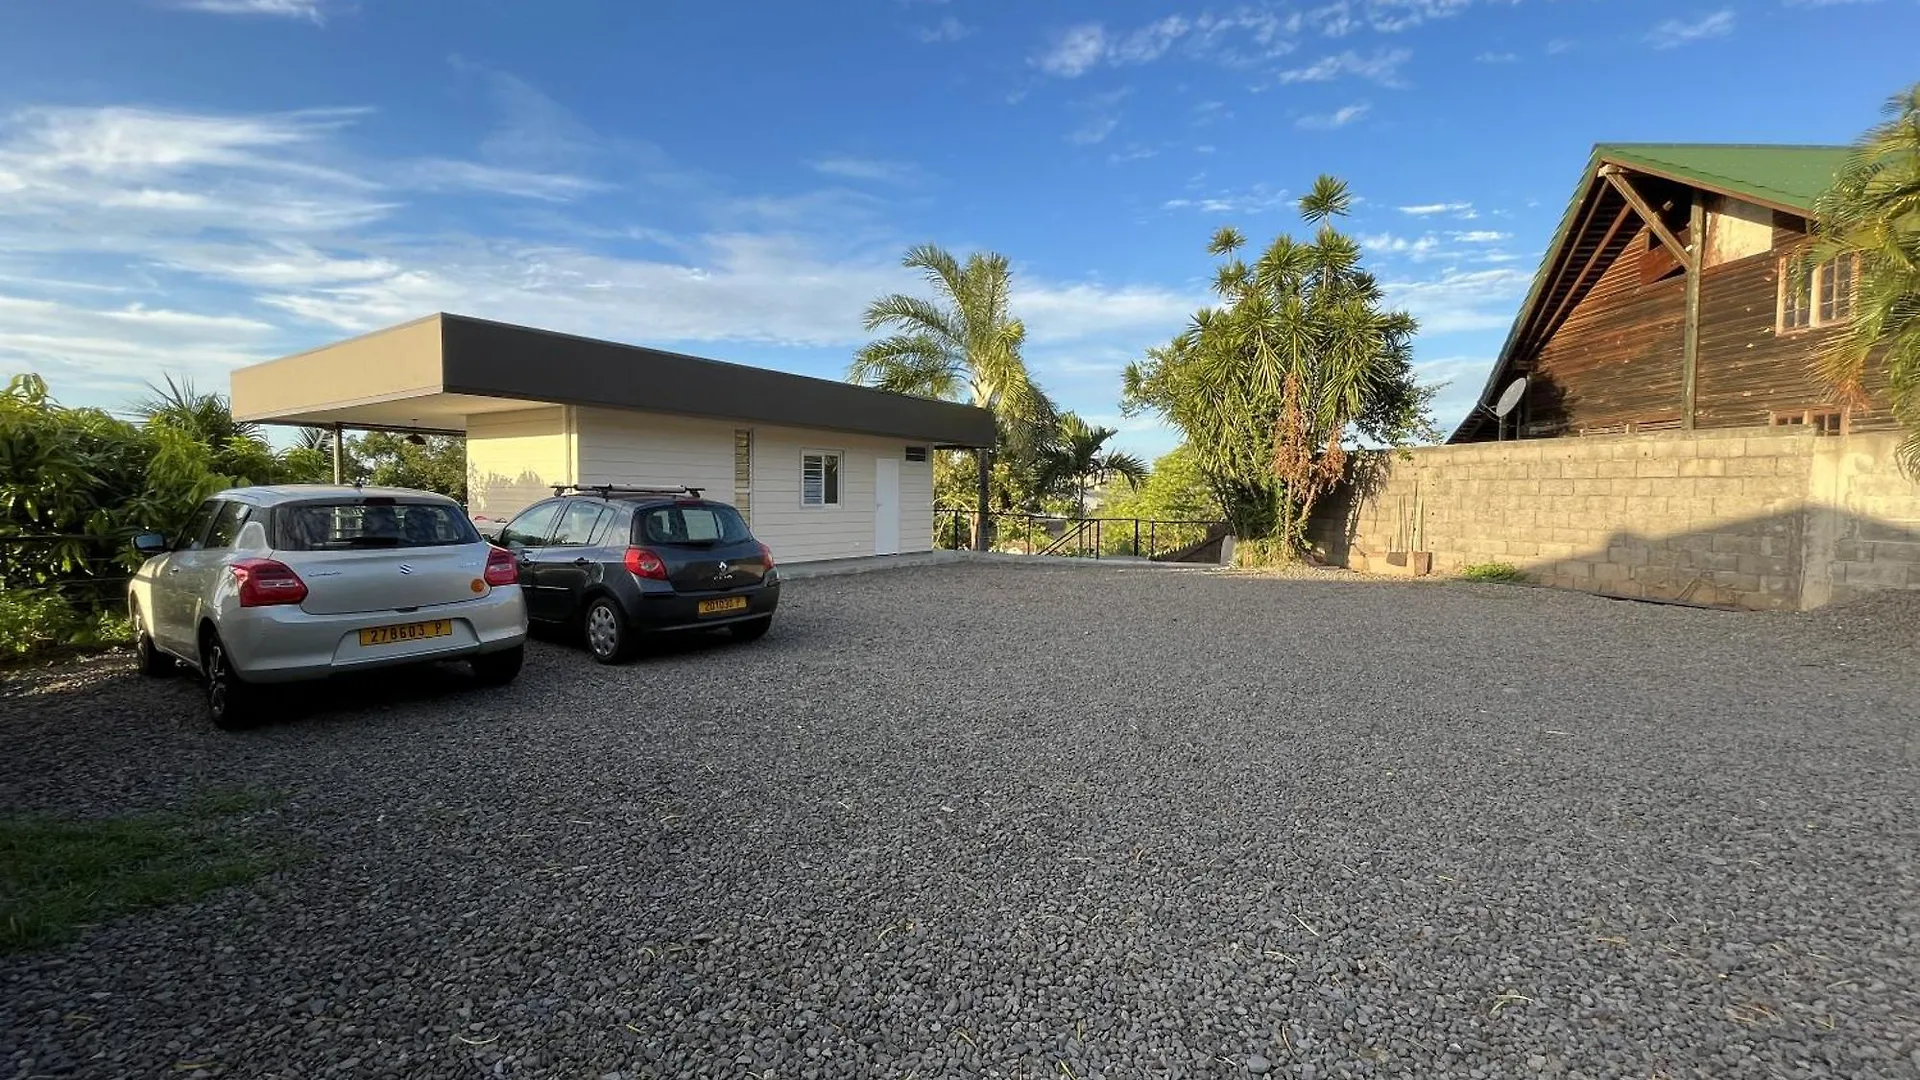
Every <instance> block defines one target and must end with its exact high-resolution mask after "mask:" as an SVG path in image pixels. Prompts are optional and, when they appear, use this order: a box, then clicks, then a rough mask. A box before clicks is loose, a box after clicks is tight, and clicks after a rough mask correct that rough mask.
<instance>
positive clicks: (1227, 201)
mask: <svg viewBox="0 0 1920 1080" xmlns="http://www.w3.org/2000/svg"><path fill="white" fill-rule="evenodd" d="M1290 205H1292V203H1291V200H1289V199H1288V197H1287V192H1286V191H1285V189H1282V188H1271V187H1268V186H1267V185H1265V184H1255V185H1253V186H1252V187H1250V188H1247V189H1245V190H1243V191H1218V192H1215V193H1213V194H1210V195H1199V194H1196V195H1187V196H1181V197H1179V198H1175V199H1168V200H1167V201H1166V202H1163V203H1161V204H1160V206H1161V209H1164V210H1197V211H1199V212H1200V213H1203V214H1216V215H1218V214H1246V215H1251V214H1265V213H1269V212H1272V211H1275V210H1284V209H1286V208H1287V207H1289V206H1290Z"/></svg>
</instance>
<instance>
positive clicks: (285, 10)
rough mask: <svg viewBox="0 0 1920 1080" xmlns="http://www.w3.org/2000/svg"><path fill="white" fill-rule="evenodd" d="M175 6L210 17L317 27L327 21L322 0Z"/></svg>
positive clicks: (179, 2)
mask: <svg viewBox="0 0 1920 1080" xmlns="http://www.w3.org/2000/svg"><path fill="white" fill-rule="evenodd" d="M173 6H175V7H177V8H180V9H182V10H185V11H202V12H206V13H207V14H210V15H263V16H269V17H273V18H281V19H305V20H307V21H308V22H311V23H314V24H316V25H318V24H321V23H324V22H325V21H326V5H325V4H324V3H323V2H322V0H175V3H174V5H173Z"/></svg>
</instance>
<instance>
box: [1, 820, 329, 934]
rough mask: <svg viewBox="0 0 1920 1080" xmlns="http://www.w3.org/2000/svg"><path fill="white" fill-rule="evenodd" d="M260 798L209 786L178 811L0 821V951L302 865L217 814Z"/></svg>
mask: <svg viewBox="0 0 1920 1080" xmlns="http://www.w3.org/2000/svg"><path fill="white" fill-rule="evenodd" d="M267 798H271V796H263V795H261V794H259V793H252V792H233V793H227V792H219V793H215V792H209V793H207V794H205V795H202V796H200V797H199V798H198V799H196V800H195V801H194V803H193V804H192V805H191V807H190V808H189V810H188V812H187V813H185V814H180V815H174V814H149V815H139V816H133V817H121V818H106V819H101V820H93V821H73V820H64V819H59V818H49V817H29V816H6V817H0V954H4V953H15V952H24V951H27V950H30V949H37V948H42V947H45V946H48V945H55V944H58V943H60V942H63V941H69V940H71V939H73V938H75V937H77V936H79V934H80V932H81V931H82V930H85V929H86V928H87V927H89V926H92V925H94V924H96V923H99V922H103V921H105V920H108V919H112V918H115V917H118V916H120V915H125V914H127V913H129V912H133V911H139V910H141V909H144V908H151V907H159V906H162V905H165V904H176V903H180V902H182V901H186V900H194V899H198V898H199V897H202V896H205V895H206V894H207V893H210V892H213V891H214V890H216V889H223V888H226V887H228V886H230V885H238V884H241V883H242V882H246V881H250V880H252V879H254V878H256V877H259V876H261V875H263V874H267V873H270V872H272V871H274V870H278V869H280V868H282V867H284V866H289V865H291V864H293V863H294V862H297V861H299V859H298V853H297V852H296V851H294V850H293V849H291V848H290V847H288V846H287V845H285V844H281V843H276V842H274V841H272V840H270V839H264V838H261V837H258V836H253V835H249V834H247V833H246V832H244V831H242V830H241V829H239V828H237V827H236V826H234V825H232V824H230V823H227V822H224V821H222V820H221V819H222V818H225V817H228V816H231V815H233V814H238V813H245V812H247V811H249V810H253V809H258V808H260V807H261V806H263V805H270V803H266V802H263V801H262V800H263V799H267Z"/></svg>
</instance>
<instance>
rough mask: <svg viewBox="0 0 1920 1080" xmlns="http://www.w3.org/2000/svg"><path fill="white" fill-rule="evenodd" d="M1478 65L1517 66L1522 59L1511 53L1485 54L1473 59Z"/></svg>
mask: <svg viewBox="0 0 1920 1080" xmlns="http://www.w3.org/2000/svg"><path fill="white" fill-rule="evenodd" d="M1473 59H1474V62H1475V63H1478V64H1517V63H1519V62H1520V58H1519V57H1518V56H1516V55H1514V54H1513V53H1510V52H1483V53H1481V54H1480V55H1479V56H1476V57H1474V58H1473Z"/></svg>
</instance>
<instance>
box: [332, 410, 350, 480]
mask: <svg viewBox="0 0 1920 1080" xmlns="http://www.w3.org/2000/svg"><path fill="white" fill-rule="evenodd" d="M346 442H347V437H346V433H345V429H343V428H342V427H341V426H340V425H339V424H335V425H333V482H334V483H336V484H344V483H346V482H347V479H346V469H345V463H346V456H347V454H346Z"/></svg>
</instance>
